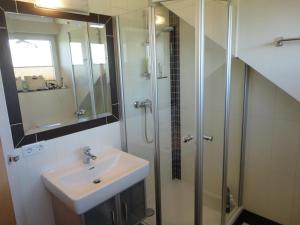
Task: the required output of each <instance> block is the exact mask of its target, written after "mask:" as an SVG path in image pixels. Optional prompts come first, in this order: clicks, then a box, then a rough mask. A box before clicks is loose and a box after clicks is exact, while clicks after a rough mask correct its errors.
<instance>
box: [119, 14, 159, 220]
mask: <svg viewBox="0 0 300 225" xmlns="http://www.w3.org/2000/svg"><path fill="white" fill-rule="evenodd" d="M119 33H120V48H121V61H122V75H123V79H122V80H123V93H124V100H123V107H125V112H126V117H125V121H126V136H127V150H128V152H129V153H131V154H133V155H136V156H138V157H141V158H143V159H145V160H147V161H149V162H150V175H149V176H148V177H147V178H146V181H145V191H146V208H147V210H146V218H145V220H144V223H146V224H150V225H155V224H156V215H157V214H156V197H155V194H156V193H155V171H154V168H155V166H154V155H155V146H154V135H153V134H154V130H153V119H152V100H151V99H152V92H151V80H150V65H149V64H150V62H149V61H150V58H149V30H148V8H144V9H140V10H136V11H133V12H130V13H126V14H122V15H121V16H119Z"/></svg>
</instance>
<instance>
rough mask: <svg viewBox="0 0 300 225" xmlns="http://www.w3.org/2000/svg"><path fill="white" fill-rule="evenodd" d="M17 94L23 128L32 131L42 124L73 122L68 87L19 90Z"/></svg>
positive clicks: (70, 90)
mask: <svg viewBox="0 0 300 225" xmlns="http://www.w3.org/2000/svg"><path fill="white" fill-rule="evenodd" d="M18 95H19V101H20V107H21V109H22V110H21V113H22V119H23V123H24V124H23V125H24V130H25V131H26V132H28V131H29V132H34V130H35V129H39V128H41V127H40V126H43V125H51V124H55V123H58V122H59V123H62V124H69V123H74V122H75V121H76V118H75V117H74V111H76V109H75V108H74V102H73V101H74V99H73V91H72V89H70V88H66V89H57V90H49V91H38V92H36V91H35V92H21V93H19V94H18Z"/></svg>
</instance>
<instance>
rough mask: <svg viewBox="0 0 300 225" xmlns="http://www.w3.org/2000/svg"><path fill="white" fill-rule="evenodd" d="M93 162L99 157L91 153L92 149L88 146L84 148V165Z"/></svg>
mask: <svg viewBox="0 0 300 225" xmlns="http://www.w3.org/2000/svg"><path fill="white" fill-rule="evenodd" d="M91 159H92V160H96V159H97V156H95V155H93V154H92V153H91V148H90V147H88V146H86V147H84V148H83V163H84V164H90V163H91Z"/></svg>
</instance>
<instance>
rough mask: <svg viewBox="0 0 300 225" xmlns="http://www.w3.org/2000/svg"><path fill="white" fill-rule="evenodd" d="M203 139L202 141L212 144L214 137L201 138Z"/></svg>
mask: <svg viewBox="0 0 300 225" xmlns="http://www.w3.org/2000/svg"><path fill="white" fill-rule="evenodd" d="M203 139H204V140H205V141H210V142H213V140H214V137H213V136H208V135H204V136H203Z"/></svg>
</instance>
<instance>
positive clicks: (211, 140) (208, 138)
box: [183, 135, 214, 143]
mask: <svg viewBox="0 0 300 225" xmlns="http://www.w3.org/2000/svg"><path fill="white" fill-rule="evenodd" d="M192 140H194V136H192V135H188V136H185V137H184V138H183V142H184V143H188V142H190V141H192ZM203 140H205V141H210V142H213V140H214V137H213V136H208V135H204V136H203Z"/></svg>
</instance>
